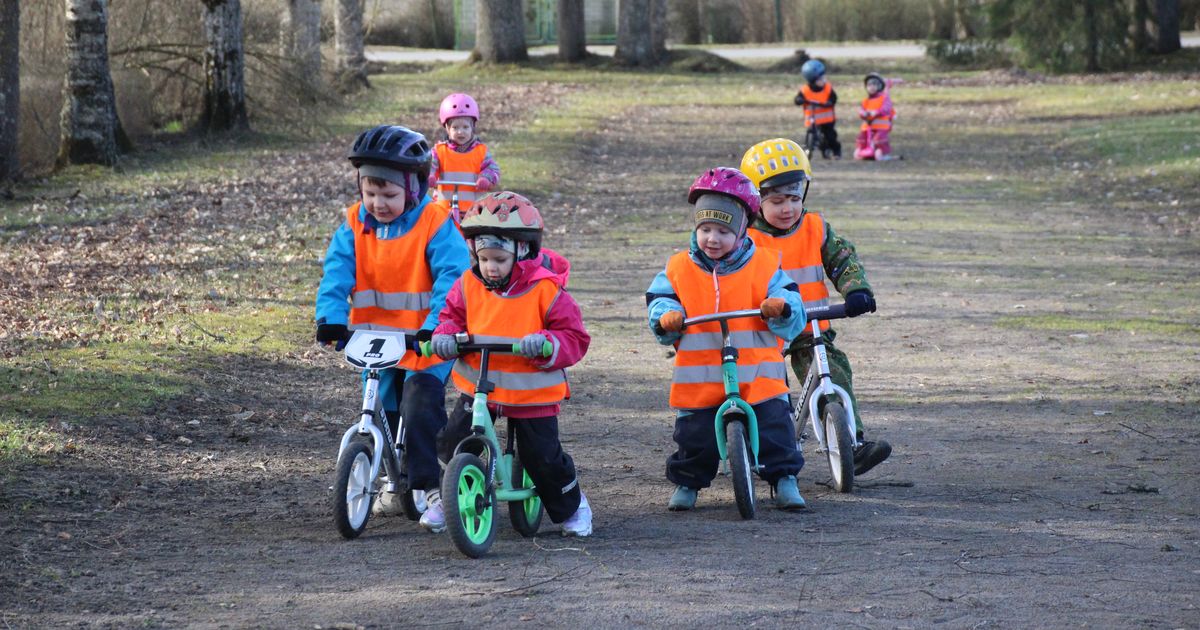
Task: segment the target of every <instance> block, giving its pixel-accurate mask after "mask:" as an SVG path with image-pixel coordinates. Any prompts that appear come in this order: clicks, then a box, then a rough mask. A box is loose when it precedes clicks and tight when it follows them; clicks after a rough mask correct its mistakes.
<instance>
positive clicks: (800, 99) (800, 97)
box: [792, 94, 804, 105]
mask: <svg viewBox="0 0 1200 630" xmlns="http://www.w3.org/2000/svg"><path fill="white" fill-rule="evenodd" d="M792 102H793V103H795V104H797V105H803V104H804V95H803V94H797V95H796V98H794V99H792Z"/></svg>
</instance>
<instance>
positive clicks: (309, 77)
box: [279, 0, 321, 84]
mask: <svg viewBox="0 0 1200 630" xmlns="http://www.w3.org/2000/svg"><path fill="white" fill-rule="evenodd" d="M284 5H286V6H285V7H284V12H283V20H282V22H281V23H280V25H279V54H280V56H281V57H283V58H284V59H287V60H289V61H290V65H291V67H292V71H293V72H294V73H295V74H296V76H297V77H299V78H300V79H302V80H303V81H304V82H306V83H308V84H319V83H320V81H321V3H320V1H319V0H284Z"/></svg>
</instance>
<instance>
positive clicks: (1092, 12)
mask: <svg viewBox="0 0 1200 630" xmlns="http://www.w3.org/2000/svg"><path fill="white" fill-rule="evenodd" d="M1094 1H1095V0H1083V28H1084V34H1085V38H1086V39H1085V45H1084V53H1085V54H1086V55H1087V60H1086V62H1085V65H1084V69H1085V70H1087V71H1088V72H1099V71H1100V35H1099V33H1098V32H1097V31H1098V30H1099V29H1098V28H1097V26H1098V25H1097V24H1096V19H1097V17H1096V8H1095V6H1093V4H1092V3H1093V2H1094Z"/></svg>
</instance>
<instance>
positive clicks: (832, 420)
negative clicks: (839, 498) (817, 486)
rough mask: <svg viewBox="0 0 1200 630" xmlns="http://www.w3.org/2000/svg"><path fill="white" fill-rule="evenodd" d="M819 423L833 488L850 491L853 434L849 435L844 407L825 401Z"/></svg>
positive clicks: (852, 471) (851, 487) (852, 486)
mask: <svg viewBox="0 0 1200 630" xmlns="http://www.w3.org/2000/svg"><path fill="white" fill-rule="evenodd" d="M821 423H822V424H823V425H824V427H822V428H823V429H824V431H825V447H826V449H827V450H826V451H825V454H826V456H827V457H828V458H829V471H830V472H831V473H833V488H834V489H835V490H837V491H838V492H850V491H851V490H852V489H853V488H854V436H852V435H850V427H849V425H847V424H846V408H845V407H843V406H842V403H839V402H830V403H827V404H826V405H825V410H824V411H822V412H821Z"/></svg>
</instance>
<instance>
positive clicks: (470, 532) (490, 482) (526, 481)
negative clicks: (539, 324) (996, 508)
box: [421, 333, 554, 558]
mask: <svg viewBox="0 0 1200 630" xmlns="http://www.w3.org/2000/svg"><path fill="white" fill-rule="evenodd" d="M455 341H456V342H457V343H458V352H459V355H462V354H464V353H467V352H478V353H479V379H478V380H477V381H476V383H475V400H474V403H473V404H472V407H471V411H472V414H473V416H472V420H471V433H470V434H469V435H468V436H467V437H465V438H463V439H462V441H460V442H459V443H458V445H457V446H455V447H454V455H453V456H452V457H451V458H450V463H449V464H447V466H446V470H445V472H443V473H442V509H443V510H445V514H446V530H447V531H448V532H449V533H450V540H452V541H454V546H455V547H457V548H458V550H459V551H461V552H462V553H463V555H466V556H467V557H470V558H479V557H482V556H483V555H484V554H486V553H487V552H488V550H489V549H490V548H491V547H492V543H493V542H494V541H495V539H496V520H497V518H496V505H497V503H498V502H507V503H508V518H509V520H510V521H512V526H513V529H515V530H517V531H518V532H520V534H521V535H522V536H525V537H531V536H533V535H535V534H537V531H538V528H539V527H540V526H541V524H542V500H541V499H539V498H538V495H537V492H536V489H535V488H534V485H533V480H531V479H530V478H529V473H527V472H526V471H525V469H524V467H523V466H521V460H520V459H519V458H518V457H517V454H516V452H515V450H514V448H513V436H514V431H513V430H512V426H511V425H510V426H509V429H508V432H507V438H506V445H505V449H504V451H503V452H501V450H500V442H499V439H498V438H497V437H496V429H495V427H494V426H493V420H492V415H491V413H490V412H489V411H488V408H487V402H488V394H489V393H491V392H493V391H495V389H496V386H495V383H492V382H491V381H489V380H488V360H489V359H490V358H491V355H492V354H493V353H496V352H500V353H511V354H520V346H519V344H516V343H473V342H472V339H471V336H470V335H468V334H467V333H458V334H457V335H455ZM421 352H422V354H424V355H425V356H430V355H431V354H432V350H431V348H430V344H429V343H428V342H426V343H424V344H422V347H421ZM553 352H554V346H553V345H551V344H550V342H546V344H545V345H544V346H543V347H542V356H544V357H549V356H550V355H551V354H552V353H553ZM510 423H511V420H510Z"/></svg>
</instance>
